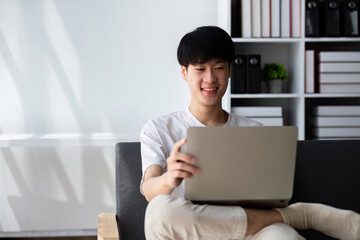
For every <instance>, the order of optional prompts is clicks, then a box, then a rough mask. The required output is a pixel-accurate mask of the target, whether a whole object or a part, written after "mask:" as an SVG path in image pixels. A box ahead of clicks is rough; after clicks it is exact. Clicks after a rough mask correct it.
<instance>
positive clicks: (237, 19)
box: [231, 0, 241, 37]
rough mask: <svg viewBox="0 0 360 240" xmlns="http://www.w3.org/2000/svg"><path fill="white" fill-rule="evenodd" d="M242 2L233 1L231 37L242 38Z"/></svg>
mask: <svg viewBox="0 0 360 240" xmlns="http://www.w3.org/2000/svg"><path fill="white" fill-rule="evenodd" d="M240 13H241V1H240V0H231V36H232V37H241V14H240Z"/></svg>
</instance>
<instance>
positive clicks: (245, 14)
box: [241, 0, 252, 38]
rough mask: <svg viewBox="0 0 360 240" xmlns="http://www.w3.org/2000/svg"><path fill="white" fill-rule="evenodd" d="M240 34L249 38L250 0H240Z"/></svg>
mask: <svg viewBox="0 0 360 240" xmlns="http://www.w3.org/2000/svg"><path fill="white" fill-rule="evenodd" d="M241 36H242V37H243V38H251V36H252V35H251V0H241Z"/></svg>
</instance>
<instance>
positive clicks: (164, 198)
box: [144, 195, 176, 239]
mask: <svg viewBox="0 0 360 240" xmlns="http://www.w3.org/2000/svg"><path fill="white" fill-rule="evenodd" d="M174 201H175V198H174V197H172V196H170V195H159V196H157V197H155V198H154V199H153V200H151V201H150V203H149V204H148V206H147V208H146V213H145V223H144V224H145V235H146V238H147V239H165V238H163V237H162V236H166V235H167V234H168V233H169V231H170V226H171V220H172V219H173V218H174V216H175V215H176V213H175V212H176V205H175V204H174V203H173V202H174Z"/></svg>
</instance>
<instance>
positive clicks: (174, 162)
mask: <svg viewBox="0 0 360 240" xmlns="http://www.w3.org/2000/svg"><path fill="white" fill-rule="evenodd" d="M185 143H186V139H183V140H181V141H179V142H177V143H175V145H174V148H173V150H172V151H171V153H170V156H169V157H168V158H167V159H166V162H167V172H165V173H164V169H163V168H162V166H160V165H152V166H150V167H148V169H147V170H146V171H145V175H144V181H143V184H142V186H141V187H142V191H143V193H144V196H145V198H146V200H148V201H149V202H150V201H151V199H153V198H154V197H156V196H158V195H160V194H170V193H171V192H172V191H173V190H174V188H176V187H178V186H179V185H180V184H181V182H182V180H183V179H184V178H191V177H192V176H193V175H194V174H195V173H198V172H199V169H198V168H196V167H194V166H192V165H190V164H194V163H195V158H194V157H192V156H190V155H188V154H186V153H182V152H180V149H181V147H182V146H184V145H185Z"/></svg>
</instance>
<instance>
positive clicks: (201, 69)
mask: <svg viewBox="0 0 360 240" xmlns="http://www.w3.org/2000/svg"><path fill="white" fill-rule="evenodd" d="M196 71H204V68H197V69H196Z"/></svg>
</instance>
